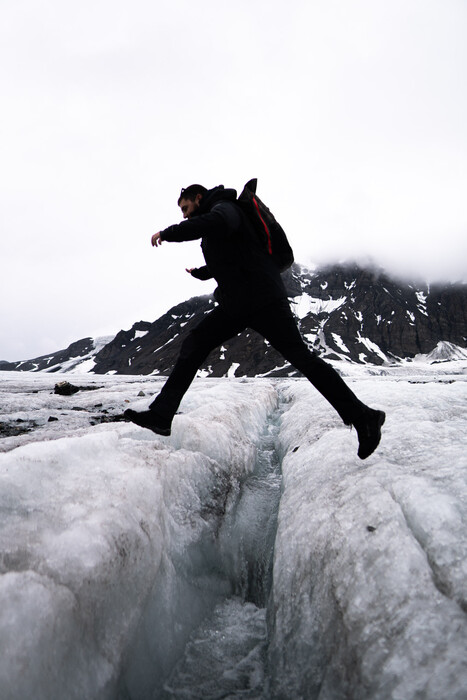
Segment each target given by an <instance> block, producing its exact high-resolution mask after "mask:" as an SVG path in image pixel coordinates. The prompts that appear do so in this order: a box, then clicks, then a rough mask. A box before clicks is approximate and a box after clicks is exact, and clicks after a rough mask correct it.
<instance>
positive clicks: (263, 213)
mask: <svg viewBox="0 0 467 700" xmlns="http://www.w3.org/2000/svg"><path fill="white" fill-rule="evenodd" d="M257 183H258V180H257V179H256V178H254V179H253V180H250V181H249V182H247V183H246V185H245V187H244V188H243V191H242V193H241V195H240V196H239V197H238V199H237V204H238V205H239V206H240V207H241V209H242V211H243V212H244V213H245V214H246V216H247V217H248V220H249V221H250V222H251V224H252V225H253V228H254V230H255V233H256V234H257V236H258V239H259V240H260V242H261V244H262V246H263V247H264V249H265V250H266V251H267V252H268V253H269V255H271V256H272V259H273V260H274V262H275V263H276V265H277V267H278V268H279V271H280V272H285V270H287V269H288V268H289V267H290V266H291V265H292V263H293V261H294V258H293V252H292V248H291V247H290V243H289V241H288V240H287V236H286V235H285V231H284V229H283V228H282V226H281V225H280V224H279V223H277V221H276V219H275V218H274V215H273V214H272V213H271V212H270V211H269V209H268V207H267V206H266V205H265V204H264V203H263V202H262V201H261V200H260V198H259V197H258V195H257V194H256V185H257Z"/></svg>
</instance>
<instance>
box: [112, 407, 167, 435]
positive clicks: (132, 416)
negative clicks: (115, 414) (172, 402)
mask: <svg viewBox="0 0 467 700" xmlns="http://www.w3.org/2000/svg"><path fill="white" fill-rule="evenodd" d="M123 415H124V417H125V420H129V421H131V422H132V423H136V425H139V426H141V428H148V429H149V430H152V432H153V433H157V434H158V435H170V426H171V422H172V421H169V420H167V418H162V417H161V416H159V415H158V414H157V413H156V412H155V411H133V409H132V408H127V410H126V411H125V412H124V414H123Z"/></svg>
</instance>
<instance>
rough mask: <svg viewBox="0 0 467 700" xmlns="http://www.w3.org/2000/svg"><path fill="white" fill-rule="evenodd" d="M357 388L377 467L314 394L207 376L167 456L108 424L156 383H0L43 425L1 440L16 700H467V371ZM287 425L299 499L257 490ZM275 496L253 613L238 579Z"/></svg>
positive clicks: (0, 595)
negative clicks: (65, 389) (224, 698)
mask: <svg viewBox="0 0 467 700" xmlns="http://www.w3.org/2000/svg"><path fill="white" fill-rule="evenodd" d="M464 364H465V363H464ZM345 372H346V374H347V375H348V379H347V381H349V382H350V384H351V386H352V388H353V389H355V391H356V393H357V394H358V395H359V397H360V398H362V399H363V400H365V401H367V402H368V403H369V404H371V405H373V406H375V407H378V408H382V409H384V410H385V411H386V412H387V420H386V424H385V426H384V432H383V439H382V441H381V445H380V448H379V449H378V451H377V452H376V453H375V454H374V455H372V456H371V457H370V458H369V459H368V460H366V461H365V462H361V461H360V460H359V459H358V458H357V456H356V447H357V440H356V435H355V432H350V431H349V430H348V429H347V428H346V427H344V426H343V425H342V424H341V423H340V422H339V419H338V417H337V416H336V415H335V414H334V413H333V411H332V409H331V408H330V407H329V406H328V405H327V404H326V403H325V402H324V400H323V399H322V398H321V397H320V395H319V394H318V393H317V392H316V391H315V390H314V389H313V388H312V387H311V386H310V385H309V384H308V383H307V382H306V381H305V380H302V379H296V380H273V381H272V380H263V379H261V380H236V379H232V380H225V379H224V380H211V379H199V380H197V381H195V383H194V385H193V387H192V389H191V390H190V391H189V392H188V394H187V395H186V397H185V399H184V401H183V403H182V406H181V411H182V414H181V415H179V416H177V417H176V419H175V421H174V430H173V433H172V435H171V436H170V437H169V438H162V437H156V436H154V435H153V434H152V433H150V432H149V431H147V430H144V429H142V428H139V427H137V426H134V425H132V424H127V423H119V422H117V423H112V422H100V421H101V419H102V418H103V417H105V418H106V419H108V418H109V417H111V416H112V415H116V414H119V413H121V412H122V411H123V410H124V408H125V407H126V406H128V405H130V403H131V405H132V406H134V407H135V408H145V407H146V406H147V404H148V403H149V400H150V396H151V394H153V393H155V392H156V391H157V390H158V388H159V387H160V386H161V380H160V379H159V378H147V377H145V378H142V377H117V376H104V377H92V378H90V376H89V375H86V376H85V377H83V380H84V381H83V384H86V385H89V384H90V383H94V384H95V385H96V387H97V388H96V389H95V390H94V391H86V392H85V391H82V392H79V393H78V394H75V395H74V396H73V397H60V396H58V395H54V394H53V385H54V382H55V381H56V376H55V377H54V376H51V375H46V374H34V375H28V374H22V373H2V374H1V377H0V378H1V380H2V381H1V388H0V422H1V423H2V425H3V426H7V427H8V426H10V427H11V426H13V427H15V426H16V427H17V426H20V427H21V426H24V427H25V428H26V429H25V430H24V431H23V432H21V430H20V431H19V432H18V434H16V432H15V431H14V430H13V431H11V433H10V434H9V436H7V437H4V438H2V439H1V440H0V451H1V454H0V545H1V549H0V551H1V558H0V564H1V568H0V574H1V575H0V599H1V601H2V605H1V608H0V629H1V630H2V632H1V635H0V690H1V693H0V695H1V697H2V698H5V699H11V700H19V699H20V698H21V699H22V698H25V697H34V698H36V699H37V700H41V699H42V698H44V699H45V698H47V700H51V699H54V698H57V699H58V698H61V699H62V698H64V697H66V698H69V699H73V698H77V699H78V698H79V699H80V700H81V699H82V698H112V699H115V698H121V699H122V700H124V699H125V700H128V698H132V700H136V699H137V698H150V697H158V696H160V697H162V695H161V693H165V695H164V697H177V696H178V697H186V695H183V692H184V690H183V689H184V688H185V689H186V688H187V687H191V688H192V690H193V693H194V694H193V693H192V695H191V696H190V697H206V698H207V697H211V696H212V697H215V696H216V695H215V693H216V692H217V691H216V682H215V681H216V677H217V678H220V677H222V678H223V682H224V681H225V684H224V686H223V687H224V689H225V688H226V687H227V688H229V687H230V688H231V689H233V690H232V693H234V692H235V693H236V695H235V697H245V698H246V697H257V698H260V697H264V698H267V697H271V698H272V697H281V698H283V697H287V698H302V697H303V698H320V699H321V700H326V699H328V698H329V699H334V698H345V697H354V698H369V699H370V698H371V699H373V698H381V699H383V698H401V700H408V699H410V698H433V699H434V698H437V699H438V698H440V697H442V698H449V699H451V698H459V699H460V698H465V689H466V688H467V666H466V660H465V659H466V654H465V650H466V646H467V645H466V642H467V625H466V610H467V603H466V597H467V593H466V581H467V565H466V561H467V558H466V554H467V537H466V527H465V525H466V522H465V521H466V511H467V506H466V502H467V489H466V468H467V458H466V454H467V450H466V448H467V430H466V427H467V425H466V423H467V411H466V399H467V384H466V376H467V375H466V373H465V367H464V366H463V365H462V363H461V362H458V363H449V364H445V363H443V364H442V365H440V366H437V367H434V366H426V365H423V366H422V365H421V364H420V363H417V365H416V366H415V364H412V365H411V366H407V367H400V366H399V367H394V368H391V367H385V368H378V369H374V370H372V369H371V368H368V367H367V368H353V367H349V366H348V365H345ZM74 383H75V384H78V385H79V383H80V382H79V376H78V375H74ZM141 391H143V392H144V393H145V394H146V396H145V397H144V398H141V397H139V396H138V395H139V394H140V392H141ZM278 402H281V408H280V414H281V415H280V419H279V417H278V413H277V406H278ZM104 411H106V412H107V413H104ZM272 415H275V418H274V420H275V421H276V423H277V421H279V422H278V423H277V425H276V428H277V429H275V433H274V440H275V441H276V448H275V450H274V449H273V447H274V446H273V444H272V442H271V443H270V444H269V448H268V449H270V450H271V451H273V452H274V454H275V458H276V459H279V458H280V459H281V460H282V486H281V487H280V484H278V483H277V476H276V475H272V476H270V477H269V476H268V478H267V479H264V480H263V483H262V484H261V488H258V489H256V490H255V487H254V483H255V482H254V479H256V475H255V473H254V470H255V469H257V467H258V456H259V449H260V446H261V445H262V447H263V448H264V436H265V434H267V432H268V430H269V426H270V421H271V416H272ZM51 416H53V417H55V418H57V419H58V420H55V421H52V422H49V418H50V417H51ZM276 433H277V437H276ZM7 434H8V432H7ZM251 475H253V477H252V480H251V481H249V482H248V478H249V477H251ZM245 484H249V486H248V488H246V487H245ZM268 488H271V491H270V492H268ZM278 488H281V490H282V493H281V498H280V505H279V509H278V522H277V535H276V540H275V551H274V569H273V574H274V576H273V581H272V588H271V592H270V596H269V598H267V595H266V597H265V599H264V600H262V601H261V602H260V601H258V600H256V602H253V601H250V600H248V590H247V588H246V589H245V586H244V585H243V584H244V581H243V580H242V576H239V575H238V574H239V571H238V570H239V569H240V568H241V566H244V562H245V561H247V562H248V561H251V560H252V559H254V558H255V557H256V556H257V553H258V551H259V550H260V549H261V548H262V547H263V545H262V544H260V543H262V541H263V539H264V538H263V537H262V534H263V532H264V531H266V530H268V528H271V527H272V526H271V524H270V522H271V521H270V513H268V503H269V501H271V502H272V503H274V504H276V503H277V501H278V500H279V499H278ZM274 509H276V505H274V506H273V510H274ZM274 527H275V526H274ZM240 550H242V551H241V553H242V555H243V554H244V555H245V557H246V558H244V559H241V558H240V554H239V552H240ZM242 562H243V563H242ZM237 569H238V570H237ZM268 590H269V588H268ZM263 604H264V605H266V608H265V609H264V608H262V605H263ZM201 649H204V651H203V653H201V654H200V653H199V652H200V650H201ZM194 669H196V683H195V684H194V681H193V679H194V676H193V674H194V673H195V670H194ZM210 669H211V670H210ZM211 671H212V672H211ZM190 674H191V675H190ZM164 684H166V687H165V690H163V686H164ZM184 684H185V685H184ZM229 684H230V685H229ZM239 684H240V685H241V684H243V686H241V687H243V691H239V690H238V688H239V687H240V686H239ZM196 688H197V689H198V690H196ZM235 689H237V690H235ZM154 693H156V695H155V696H154ZM196 693H198V694H196ZM242 693H243V694H242Z"/></svg>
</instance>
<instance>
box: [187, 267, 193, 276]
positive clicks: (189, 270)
mask: <svg viewBox="0 0 467 700" xmlns="http://www.w3.org/2000/svg"><path fill="white" fill-rule="evenodd" d="M194 269H195V268H194V267H185V270H186V272H188V273H189V274H190V275H191V273H192V272H193V270H194Z"/></svg>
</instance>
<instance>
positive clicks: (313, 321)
mask: <svg viewBox="0 0 467 700" xmlns="http://www.w3.org/2000/svg"><path fill="white" fill-rule="evenodd" d="M284 280H285V283H286V286H287V290H288V293H289V297H290V300H291V303H292V308H293V310H294V312H295V314H296V316H297V319H298V321H299V324H300V328H301V331H302V334H303V335H304V337H305V338H306V340H307V342H308V343H309V344H310V346H311V347H313V348H314V349H316V350H317V351H318V352H320V354H321V355H322V356H323V357H325V358H328V359H330V360H342V361H344V362H356V363H362V364H365V363H370V364H376V365H384V364H387V363H394V362H396V363H397V362H401V361H407V360H411V359H413V358H415V357H417V356H427V360H428V361H429V362H430V361H431V362H433V361H442V360H447V359H454V358H456V357H460V358H464V357H466V356H467V285H432V286H428V285H415V284H408V283H402V282H400V281H396V280H394V279H391V278H390V277H388V276H387V275H386V274H385V273H383V272H382V271H374V270H365V269H362V268H360V267H358V266H355V265H354V266H338V265H334V266H332V267H329V268H326V269H323V270H316V271H311V270H308V269H307V268H305V267H303V266H300V265H297V264H295V265H293V267H292V268H291V269H290V270H289V271H288V272H287V273H286V274H285V276H284ZM213 303H214V301H213V299H212V297H211V296H200V297H194V298H192V299H189V300H187V301H185V302H183V303H181V304H178V305H177V306H175V307H173V308H172V309H170V310H169V311H168V312H167V313H166V314H164V315H163V316H161V317H160V318H159V319H157V320H156V321H154V322H153V323H150V322H147V321H139V322H137V323H135V324H134V325H133V327H132V328H131V329H129V330H122V331H120V332H119V333H117V335H116V336H115V337H114V338H104V339H97V340H93V339H92V338H84V339H82V340H80V341H77V342H75V343H73V344H72V345H70V347H69V348H67V349H66V350H62V351H59V352H54V353H51V354H50V355H47V356H43V357H39V358H35V359H32V360H27V361H21V362H9V363H5V362H0V369H2V370H19V371H41V370H45V371H49V372H74V371H79V372H83V371H87V372H92V373H96V374H107V373H114V374H155V375H166V374H168V373H169V372H170V370H171V368H172V367H173V364H174V361H175V359H176V357H177V355H178V351H179V349H180V345H181V342H182V340H183V337H184V334H185V333H186V332H187V331H189V330H190V329H191V328H193V327H194V326H195V325H196V324H197V323H198V321H199V320H200V319H201V318H202V316H203V315H204V314H205V313H206V312H207V311H209V309H210V308H211V307H212V305H213ZM201 374H202V376H211V377H222V376H236V377H241V376H249V377H253V376H294V375H295V371H294V370H293V368H291V367H290V365H288V364H287V363H285V362H284V360H283V358H282V357H281V356H280V355H278V353H277V352H276V351H275V350H274V349H273V348H271V347H270V346H269V345H268V343H266V342H265V341H264V339H263V338H261V337H260V336H258V335H257V334H256V333H255V332H253V331H249V330H247V331H245V332H244V333H242V334H240V335H239V336H237V337H236V338H233V339H232V340H230V341H229V342H227V343H225V345H224V346H222V347H221V348H218V349H217V350H215V351H213V352H212V353H211V355H210V356H209V357H208V358H207V360H206V362H205V363H204V365H203V366H202V368H201Z"/></svg>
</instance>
